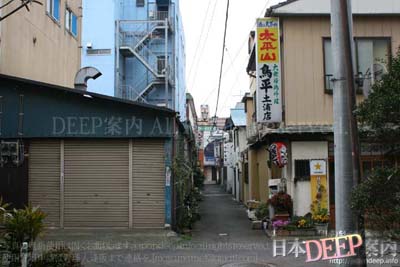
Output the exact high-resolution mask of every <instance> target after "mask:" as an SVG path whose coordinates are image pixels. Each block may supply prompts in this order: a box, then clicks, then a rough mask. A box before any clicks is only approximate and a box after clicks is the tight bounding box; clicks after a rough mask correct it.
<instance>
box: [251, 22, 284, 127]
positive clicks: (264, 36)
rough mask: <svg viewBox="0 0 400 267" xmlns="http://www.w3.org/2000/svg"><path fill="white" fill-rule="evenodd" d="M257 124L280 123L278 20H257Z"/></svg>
mask: <svg viewBox="0 0 400 267" xmlns="http://www.w3.org/2000/svg"><path fill="white" fill-rule="evenodd" d="M256 51H257V67H256V75H257V96H256V97H257V122H281V121H282V103H281V68H280V40H279V20H278V18H262V19H258V20H257V50H256Z"/></svg>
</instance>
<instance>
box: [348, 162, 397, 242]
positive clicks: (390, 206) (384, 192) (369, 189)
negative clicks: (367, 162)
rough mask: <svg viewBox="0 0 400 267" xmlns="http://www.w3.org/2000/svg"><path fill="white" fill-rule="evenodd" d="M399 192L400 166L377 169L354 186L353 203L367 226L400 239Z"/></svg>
mask: <svg viewBox="0 0 400 267" xmlns="http://www.w3.org/2000/svg"><path fill="white" fill-rule="evenodd" d="M399 192H400V169H375V170H373V171H372V172H371V174H370V175H369V177H368V178H366V179H364V180H363V181H362V182H361V183H360V184H359V185H358V186H357V187H356V188H355V189H354V190H353V194H352V199H351V206H352V209H353V211H354V212H355V213H359V214H360V215H365V216H366V218H365V223H366V227H367V228H368V229H370V230H376V231H381V232H382V234H385V235H386V234H387V235H388V236H389V237H394V238H398V239H399V238H400V232H399V226H400V225H399V218H400V193H399ZM371 196H373V197H371Z"/></svg>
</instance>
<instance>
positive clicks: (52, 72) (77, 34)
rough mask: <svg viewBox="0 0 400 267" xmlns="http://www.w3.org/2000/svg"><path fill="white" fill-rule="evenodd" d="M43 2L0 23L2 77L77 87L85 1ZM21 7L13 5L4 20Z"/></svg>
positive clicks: (2, 13)
mask: <svg viewBox="0 0 400 267" xmlns="http://www.w3.org/2000/svg"><path fill="white" fill-rule="evenodd" d="M40 2H42V3H43V5H39V4H36V3H32V4H29V9H30V11H29V12H28V11H27V10H26V9H25V8H23V9H20V10H19V11H18V12H16V13H14V14H12V15H11V16H9V17H7V18H6V19H4V20H3V21H1V22H0V38H1V42H0V73H1V74H5V75H11V76H15V77H21V78H26V79H30V80H35V81H41V82H45V83H50V84H56V85H60V86H67V87H73V85H74V78H75V74H76V72H77V71H78V70H79V68H80V65H81V62H80V60H81V55H80V53H81V49H80V43H81V16H82V14H81V11H82V10H81V0H74V1H67V0H47V1H40ZM20 4H21V1H14V2H12V3H11V4H10V5H8V6H6V7H4V8H2V9H1V10H0V16H2V17H3V16H5V15H6V14H8V13H9V12H11V11H12V10H14V9H15V8H17V7H18V6H19V5H20Z"/></svg>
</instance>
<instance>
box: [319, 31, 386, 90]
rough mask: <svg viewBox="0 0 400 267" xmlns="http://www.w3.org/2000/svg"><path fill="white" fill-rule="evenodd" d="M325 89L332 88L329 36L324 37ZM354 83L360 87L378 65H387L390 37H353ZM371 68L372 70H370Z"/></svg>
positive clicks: (331, 56) (331, 55)
mask: <svg viewBox="0 0 400 267" xmlns="http://www.w3.org/2000/svg"><path fill="white" fill-rule="evenodd" d="M323 43H324V69H325V90H327V91H328V92H331V91H332V89H333V82H332V78H333V54H332V42H331V39H330V38H324V39H323ZM355 54H356V55H355V59H356V73H357V75H356V76H357V77H356V83H357V85H358V87H359V88H358V89H362V87H363V83H364V80H365V79H371V76H372V74H371V73H372V72H374V71H375V70H376V68H378V69H379V66H384V67H386V66H387V63H388V60H389V55H390V38H355ZM371 70H372V71H371Z"/></svg>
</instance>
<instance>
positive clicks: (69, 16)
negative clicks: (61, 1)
mask: <svg viewBox="0 0 400 267" xmlns="http://www.w3.org/2000/svg"><path fill="white" fill-rule="evenodd" d="M74 18H75V27H74ZM74 28H75V30H74ZM65 30H66V31H67V32H69V33H70V34H71V35H72V36H73V37H75V38H77V37H78V16H77V15H76V14H75V13H74V12H73V11H72V9H71V8H69V7H68V6H67V7H66V8H65Z"/></svg>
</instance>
